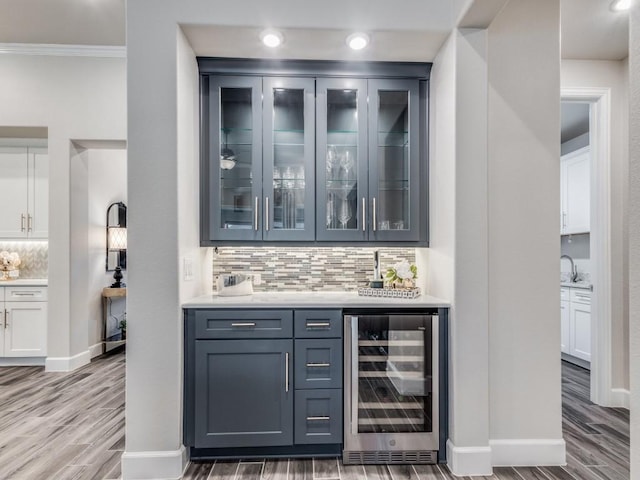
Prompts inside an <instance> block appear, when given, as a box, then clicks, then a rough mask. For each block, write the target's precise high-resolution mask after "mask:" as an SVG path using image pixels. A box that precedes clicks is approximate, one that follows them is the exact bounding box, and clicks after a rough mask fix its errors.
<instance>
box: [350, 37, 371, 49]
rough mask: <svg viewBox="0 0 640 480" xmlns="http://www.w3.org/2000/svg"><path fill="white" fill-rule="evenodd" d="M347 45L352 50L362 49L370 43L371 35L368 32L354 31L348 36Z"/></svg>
mask: <svg viewBox="0 0 640 480" xmlns="http://www.w3.org/2000/svg"><path fill="white" fill-rule="evenodd" d="M347 45H349V48H351V49H352V50H362V49H363V48H364V47H366V46H367V45H369V35H367V34H366V33H352V34H351V35H349V36H348V37H347Z"/></svg>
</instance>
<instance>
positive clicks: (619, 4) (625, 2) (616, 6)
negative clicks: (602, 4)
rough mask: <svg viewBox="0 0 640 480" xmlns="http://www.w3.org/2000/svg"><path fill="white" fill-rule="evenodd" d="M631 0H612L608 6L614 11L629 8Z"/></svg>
mask: <svg viewBox="0 0 640 480" xmlns="http://www.w3.org/2000/svg"><path fill="white" fill-rule="evenodd" d="M632 3H633V0H613V2H611V5H610V6H609V8H611V10H613V11H614V12H622V11H623V10H629V9H630V8H631V4H632Z"/></svg>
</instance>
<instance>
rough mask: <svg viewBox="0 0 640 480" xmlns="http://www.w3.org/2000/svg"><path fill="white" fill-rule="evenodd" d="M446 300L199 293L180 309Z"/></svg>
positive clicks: (437, 302) (410, 304) (436, 303)
mask: <svg viewBox="0 0 640 480" xmlns="http://www.w3.org/2000/svg"><path fill="white" fill-rule="evenodd" d="M449 306H450V302H448V301H447V300H443V299H440V298H436V297H432V296H429V295H421V296H419V297H417V298H414V299H404V298H380V297H364V296H359V295H358V293H357V292H256V293H254V294H252V295H244V296H239V297H219V296H218V295H217V294H212V295H203V296H201V297H197V298H194V299H192V300H189V301H188V302H185V303H184V304H183V305H182V308H211V307H213V308H297V307H307V308H309V307H319V308H377V307H384V308H402V307H405V308H416V307H449Z"/></svg>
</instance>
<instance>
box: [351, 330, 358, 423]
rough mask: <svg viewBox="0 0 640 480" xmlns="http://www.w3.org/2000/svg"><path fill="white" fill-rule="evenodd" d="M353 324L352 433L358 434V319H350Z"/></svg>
mask: <svg viewBox="0 0 640 480" xmlns="http://www.w3.org/2000/svg"><path fill="white" fill-rule="evenodd" d="M350 323H351V352H350V355H351V375H350V378H351V418H350V419H349V421H350V422H351V433H352V434H353V435H357V434H358V317H350Z"/></svg>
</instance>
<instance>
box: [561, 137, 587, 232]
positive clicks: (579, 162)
mask: <svg viewBox="0 0 640 480" xmlns="http://www.w3.org/2000/svg"><path fill="white" fill-rule="evenodd" d="M563 166H564V170H565V172H564V173H565V175H564V180H565V192H564V197H565V211H564V213H565V217H564V231H563V233H565V234H569V233H584V232H589V231H590V224H591V206H590V205H591V157H590V154H589V148H588V147H587V148H586V149H584V150H581V151H579V152H576V153H574V154H571V156H570V158H568V159H565V160H563Z"/></svg>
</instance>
